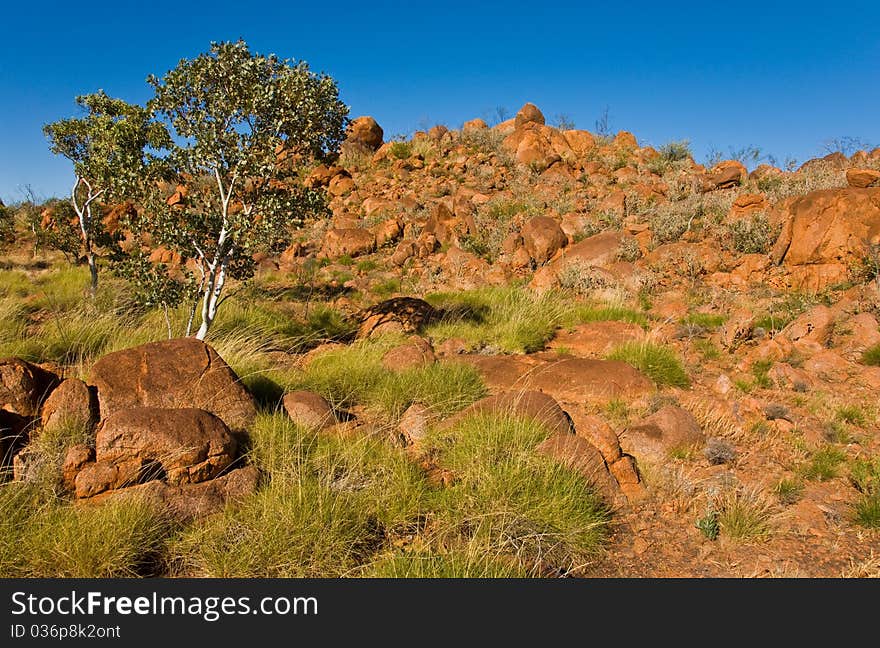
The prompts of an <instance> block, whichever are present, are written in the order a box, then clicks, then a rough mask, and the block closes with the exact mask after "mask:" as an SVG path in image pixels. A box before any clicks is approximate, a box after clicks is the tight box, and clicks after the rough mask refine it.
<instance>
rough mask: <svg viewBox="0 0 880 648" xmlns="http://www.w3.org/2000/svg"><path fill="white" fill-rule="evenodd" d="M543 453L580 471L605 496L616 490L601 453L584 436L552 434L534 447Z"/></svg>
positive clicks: (613, 495)
mask: <svg viewBox="0 0 880 648" xmlns="http://www.w3.org/2000/svg"><path fill="white" fill-rule="evenodd" d="M536 450H537V452H538V454H541V455H544V456H545V457H548V458H550V459H552V460H554V461H557V462H559V463H560V464H562V465H564V466H566V467H568V468H570V469H571V470H575V471H577V472H578V473H580V474H581V475H582V476H583V477H584V478H585V479H586V480H587V481H589V482H590V483H591V484H593V486H595V487H596V488H597V489H598V490H599V492H601V493H602V494H603V495H604V496H605V497H606V498H609V499H613V498H614V497H615V496H616V495H617V492H618V487H617V482H616V480H615V479H614V478H613V477H612V476H611V474H610V473H609V472H608V466H606V465H605V460H604V459H603V458H602V455H601V453H600V452H599V451H598V450H596V448H594V447H593V446H592V444H591V443H590V442H589V441H587V440H586V439H584V438H581V437H579V436H576V435H574V434H554V435H552V436H550V437H549V438H547V440H546V441H543V442H542V443H541V444H540V445H538V447H537V448H536Z"/></svg>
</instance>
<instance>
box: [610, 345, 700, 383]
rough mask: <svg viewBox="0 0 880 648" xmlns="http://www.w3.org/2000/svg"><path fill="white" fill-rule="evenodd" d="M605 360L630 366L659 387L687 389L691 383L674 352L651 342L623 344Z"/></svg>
mask: <svg viewBox="0 0 880 648" xmlns="http://www.w3.org/2000/svg"><path fill="white" fill-rule="evenodd" d="M606 358H607V359H608V360H621V361H623V362H626V363H627V364H629V365H632V366H633V367H635V368H636V369H638V370H639V371H641V372H642V373H643V374H645V375H646V376H648V377H649V378H651V379H652V380H653V381H654V382H655V383H657V385H659V386H664V385H668V386H671V387H687V386H689V385H690V382H691V381H690V378H689V377H688V375H687V371H685V368H684V366H683V365H682V363H681V360H679V358H678V356H677V355H676V354H675V352H674V351H672V350H671V349H669V348H667V347H662V346H658V345H656V344H653V343H651V342H625V343H623V344H621V345H620V346H618V347H617V348H615V349H614V350H613V351H611V353H609V354H608V355H607V356H606Z"/></svg>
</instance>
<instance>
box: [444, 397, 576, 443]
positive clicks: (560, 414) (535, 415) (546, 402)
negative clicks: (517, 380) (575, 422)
mask: <svg viewBox="0 0 880 648" xmlns="http://www.w3.org/2000/svg"><path fill="white" fill-rule="evenodd" d="M485 414H488V415H501V416H520V417H526V418H530V419H533V420H535V421H537V422H538V423H540V424H541V425H543V426H544V427H546V428H547V429H548V430H550V431H551V432H554V433H556V434H571V432H573V429H572V425H571V419H570V418H569V416H568V414H566V413H565V412H564V411H563V410H562V408H561V407H560V406H559V403H557V402H556V400H555V399H554V398H553V397H552V396H548V395H547V394H544V393H542V392H539V391H534V390H524V391H507V392H503V393H501V394H496V395H495V396H487V397H486V398H484V399H482V400H479V401H477V402H476V403H474V404H473V405H471V406H470V407H467V408H466V409H464V410H462V411H461V412H459V413H458V414H456V415H455V416H453V417H452V418H450V419H447V420H446V421H445V422H444V423H443V425H442V427H443V428H448V427H451V426H453V425H455V424H456V423H457V422H458V421H460V420H461V419H463V418H467V417H469V416H477V415H485Z"/></svg>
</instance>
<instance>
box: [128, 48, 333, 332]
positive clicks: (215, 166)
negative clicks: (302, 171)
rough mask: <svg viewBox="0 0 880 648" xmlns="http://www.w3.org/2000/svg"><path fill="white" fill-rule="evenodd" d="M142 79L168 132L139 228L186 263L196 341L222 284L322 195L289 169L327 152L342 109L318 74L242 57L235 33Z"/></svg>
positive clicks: (271, 59) (241, 273)
mask: <svg viewBox="0 0 880 648" xmlns="http://www.w3.org/2000/svg"><path fill="white" fill-rule="evenodd" d="M148 82H149V83H150V84H151V85H152V86H153V88H154V90H155V97H154V98H153V99H152V100H151V101H150V102H149V107H150V109H151V110H152V111H153V113H154V115H155V116H156V117H157V118H158V119H160V120H162V121H163V122H164V123H166V124H167V125H168V126H170V128H171V130H172V132H173V133H174V135H175V138H174V144H173V145H172V146H171V147H170V148H169V152H168V154H167V155H166V156H165V157H164V158H163V159H162V160H161V161H157V163H156V164H159V165H161V167H162V170H163V172H164V173H165V176H166V179H168V180H171V181H172V184H171V185H166V186H165V187H164V189H163V187H161V186H158V188H157V185H151V193H152V196H153V199H152V200H150V201H148V204H147V208H146V209H145V210H143V211H144V213H143V217H142V218H141V220H140V226H141V227H142V228H143V229H144V230H146V232H147V233H149V234H150V237H151V239H152V240H153V241H154V242H156V243H161V244H162V245H165V246H167V247H168V248H169V249H170V250H172V251H174V252H176V253H178V254H179V255H180V256H181V258H182V259H183V265H185V264H186V263H187V261H193V262H194V264H195V267H196V269H197V273H198V275H197V277H196V283H195V294H196V295H197V300H196V301H194V304H193V308H192V310H191V312H190V318H189V324H188V326H187V335H189V334H190V333H191V329H192V325H193V321H194V319H195V314H196V309H197V307H198V304H199V303H200V304H201V323H200V326H199V329H198V332H197V334H196V337H197V338H199V339H204V338H205V336H206V335H207V333H208V330H209V329H210V327H211V324H212V323H213V321H214V319H215V317H216V315H217V309H218V307H219V306H220V304H221V303H222V300H223V299H224V297H222V293H223V289H224V287H225V285H226V282H227V280H228V279H229V278H230V277H231V278H234V279H247V278H249V277H250V276H252V275H253V272H254V261H253V255H254V253H256V252H269V253H272V252H276V251H279V250H280V249H283V247H284V245H285V244H286V243H287V239H288V227H289V226H291V225H296V224H300V223H301V222H302V221H303V220H304V218H305V217H306V216H308V215H310V214H316V213H318V212H319V211H320V210H321V209H322V208H323V207H324V197H323V194H321V193H318V192H317V191H315V190H311V189H306V188H305V187H303V186H302V184H301V183H300V182H299V180H298V177H297V176H296V173H295V169H294V170H292V169H291V166H293V167H295V166H296V164H295V163H296V161H297V160H302V161H306V160H308V159H313V158H316V157H324V156H325V155H326V154H327V153H328V152H333V151H336V150H337V149H338V147H339V144H340V143H341V141H342V138H343V136H344V133H345V126H346V121H347V115H348V108H347V107H346V106H345V105H344V104H343V103H342V102H341V101H340V100H339V98H338V95H339V92H338V89H337V87H336V83H335V82H334V81H333V79H331V78H330V77H328V76H326V75H323V74H322V75H316V74H314V73H312V72H310V71H309V68H308V65H307V64H306V63H304V62H293V61H290V60H281V59H279V58H278V57H276V56H274V55H269V56H263V55H259V54H252V53H251V52H250V50H249V49H248V46H247V44H246V43H244V42H243V41H238V42H236V43H212V44H211V49H210V51H209V52H207V53H205V54H201V55H200V56H198V57H196V58H195V59H192V60H186V59H184V60H181V61H180V63H179V64H178V65H177V67H176V68H175V69H173V70H171V71H170V72H168V73H167V74H166V75H165V76H164V77H163V78H162V79H159V78H156V77H154V76H151V77H150V78H149V79H148ZM282 159H283V160H284V161H285V163H284V164H280V163H279V161H280V160H282ZM291 162H293V164H291ZM171 192H174V195H173V196H169V194H170V193H171ZM180 294H181V295H183V294H185V293H184V292H181V293H180Z"/></svg>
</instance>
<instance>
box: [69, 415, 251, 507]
mask: <svg viewBox="0 0 880 648" xmlns="http://www.w3.org/2000/svg"><path fill="white" fill-rule="evenodd" d="M237 449H238V444H237V442H236V440H235V437H234V436H232V434H231V433H230V431H229V429H228V428H227V427H226V425H225V424H224V423H223V421H221V420H220V419H219V418H218V417H216V416H214V415H213V414H211V413H210V412H206V411H204V410H200V409H194V408H183V409H164V408H157V407H135V408H131V409H125V410H119V411H117V412H115V413H114V414H111V415H110V416H109V417H107V418H106V419H104V420H103V421H101V424H100V426H99V427H98V432H97V434H96V435H95V462H94V463H87V464H84V465H83V466H82V467H81V469H80V471H79V474H77V476H76V478H75V480H74V481H75V484H76V494H77V496H78V497H90V496H92V495H96V494H98V493H101V492H103V491H106V490H113V489H116V488H120V487H123V486H128V485H132V484H137V483H142V482H145V481H151V480H153V479H159V480H160V481H163V482H166V483H168V484H172V485H180V484H193V483H198V482H203V481H207V480H209V479H213V478H214V477H217V476H218V475H220V474H221V473H222V472H223V471H224V470H226V469H227V468H229V467H230V466H231V465H232V463H233V461H235V458H236V452H237Z"/></svg>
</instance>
